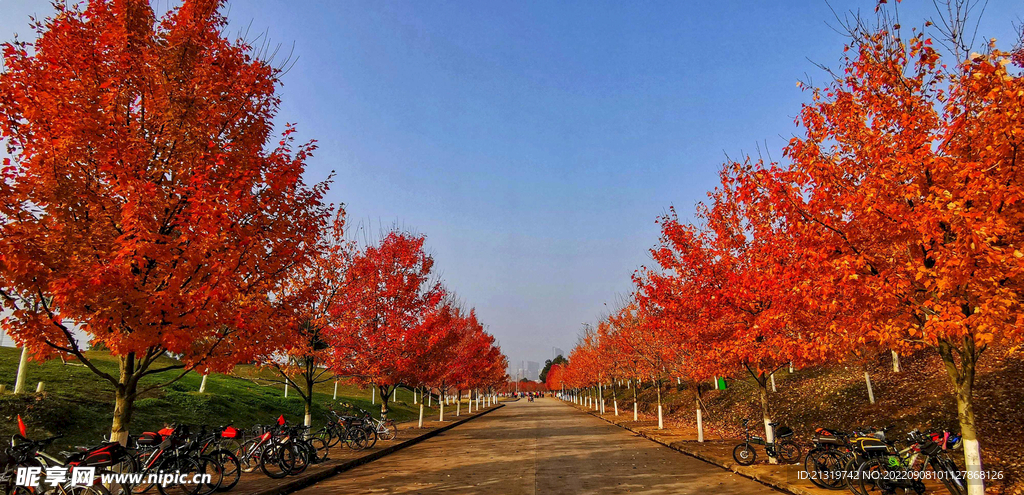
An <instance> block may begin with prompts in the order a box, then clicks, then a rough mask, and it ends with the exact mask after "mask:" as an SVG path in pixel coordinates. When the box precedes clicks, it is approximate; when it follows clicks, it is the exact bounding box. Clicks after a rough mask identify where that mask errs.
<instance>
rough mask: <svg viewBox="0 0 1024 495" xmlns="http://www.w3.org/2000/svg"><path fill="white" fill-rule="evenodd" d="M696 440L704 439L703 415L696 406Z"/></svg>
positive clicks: (701, 440)
mask: <svg viewBox="0 0 1024 495" xmlns="http://www.w3.org/2000/svg"><path fill="white" fill-rule="evenodd" d="M697 441H698V442H703V441H704V417H703V415H702V414H701V410H700V408H699V407H698V408H697Z"/></svg>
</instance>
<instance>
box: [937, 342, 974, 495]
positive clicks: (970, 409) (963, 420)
mask: <svg viewBox="0 0 1024 495" xmlns="http://www.w3.org/2000/svg"><path fill="white" fill-rule="evenodd" d="M963 342H964V347H963V349H957V348H955V347H954V346H953V345H952V344H951V343H949V342H947V341H943V340H940V341H939V354H940V355H941V356H942V363H943V364H944V365H945V366H946V374H947V375H948V376H949V380H950V382H951V383H952V385H953V390H954V391H955V392H956V410H957V419H959V420H960V434H961V435H962V436H963V442H964V462H965V467H966V469H967V473H966V474H967V476H966V477H965V480H964V483H966V484H967V493H968V495H984V493H985V480H984V479H983V478H982V476H981V475H982V463H981V444H980V443H979V442H978V430H977V427H976V426H975V418H974V376H975V370H976V365H977V362H978V356H979V355H980V354H981V352H980V351H978V350H977V347H976V343H975V342H974V339H973V337H971V336H969V335H968V336H965V337H964V340H963ZM983 350H984V349H983ZM954 352H956V353H957V354H958V355H959V356H960V366H959V367H958V366H957V362H956V360H955V359H954V356H953V353H954Z"/></svg>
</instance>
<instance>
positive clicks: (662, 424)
mask: <svg viewBox="0 0 1024 495" xmlns="http://www.w3.org/2000/svg"><path fill="white" fill-rule="evenodd" d="M655 386H656V387H658V429H659V430H664V429H665V422H664V419H663V418H662V415H661V380H658V383H656V384H655Z"/></svg>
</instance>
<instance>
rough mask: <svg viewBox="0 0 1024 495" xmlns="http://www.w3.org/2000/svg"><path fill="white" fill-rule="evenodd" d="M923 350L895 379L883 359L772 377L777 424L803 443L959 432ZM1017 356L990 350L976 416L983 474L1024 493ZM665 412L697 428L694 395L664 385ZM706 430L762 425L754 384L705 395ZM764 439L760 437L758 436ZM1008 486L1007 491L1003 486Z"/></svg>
mask: <svg viewBox="0 0 1024 495" xmlns="http://www.w3.org/2000/svg"><path fill="white" fill-rule="evenodd" d="M933 354H934V353H933V352H927V351H923V352H920V353H917V354H915V355H913V356H905V357H903V358H902V359H901V362H902V365H903V371H902V372H901V373H894V372H892V364H891V361H890V360H889V359H888V355H885V356H882V357H880V358H879V360H877V361H875V362H870V363H866V364H865V365H864V366H859V365H845V364H843V365H831V366H821V367H816V368H809V369H805V370H797V371H796V372H795V373H794V374H792V375H791V374H789V373H788V371H787V370H785V369H784V370H781V371H780V372H778V373H776V377H775V378H776V386H777V388H778V393H771V392H770V390H769V394H770V397H771V399H770V400H771V401H772V407H773V411H774V417H775V418H776V420H777V421H779V422H780V423H782V424H786V425H789V426H790V427H792V428H793V429H794V430H796V434H797V435H798V437H799V438H800V439H802V440H804V441H806V440H808V439H809V437H810V434H811V433H812V432H813V430H814V428H815V427H817V426H825V427H835V428H840V429H848V428H853V427H858V426H878V427H882V426H888V425H892V426H893V427H894V431H895V434H896V435H897V436H896V437H895V438H899V439H902V438H905V435H906V432H908V431H910V430H911V429H913V428H919V429H922V430H930V429H940V428H945V429H949V430H952V431H959V426H958V422H957V413H956V403H955V401H954V398H953V392H952V387H951V386H950V385H949V383H948V379H947V377H946V375H945V371H944V369H943V368H942V365H941V361H940V360H939V359H938V357H937V356H934V355H933ZM1022 357H1024V356H1022V354H1021V353H1016V354H1013V355H1010V356H1009V357H1005V354H1004V353H1003V352H1002V351H995V350H990V351H988V353H986V354H985V355H984V357H983V358H982V363H981V367H980V368H979V374H978V376H977V378H976V382H975V385H976V390H975V404H976V405H975V414H976V415H977V418H978V423H979V424H978V427H979V435H980V441H981V444H982V450H983V456H984V460H985V463H986V469H994V470H1002V471H1004V473H1005V475H1006V476H1008V477H1009V478H1010V479H1009V480H1008V482H1009V483H1008V486H1013V487H1014V488H1016V489H1024V449H1021V448H1020V446H1019V443H1020V439H1021V438H1024V359H1022ZM865 369H867V370H868V371H869V372H870V374H871V380H872V386H873V389H874V393H875V398H876V402H875V404H869V403H868V397H867V388H866V385H865V383H864V370H865ZM667 388H668V389H669V391H668V392H667V394H666V395H665V404H666V411H667V413H668V418H669V420H670V421H671V422H674V423H682V424H687V425H691V426H693V425H695V424H696V417H695V416H696V415H695V412H694V396H693V392H692V391H691V390H688V389H686V387H685V386H682V387H677V386H676V385H675V383H671V384H670V385H669V386H667ZM642 390H643V392H642V394H641V396H640V406H639V407H640V410H641V411H643V412H647V413H649V414H656V404H657V402H656V400H657V399H656V395H655V389H654V388H653V387H651V386H650V385H649V384H648V385H647V386H646V387H645V388H644V389H642ZM619 398H620V399H622V400H620V406H619V407H620V408H623V410H626V411H628V410H630V409H632V407H633V406H632V392H631V391H629V390H625V389H622V390H620V391H619ZM704 401H705V403H706V404H707V410H706V411H705V413H704V424H705V425H706V427H708V428H709V429H710V430H711V431H710V432H709V433H707V436H708V438H712V439H717V438H723V437H725V438H735V437H737V436H740V435H741V434H742V430H741V429H740V422H741V420H742V419H743V418H751V419H752V420H754V422H755V424H760V421H758V419H759V418H760V417H761V409H760V402H759V400H758V398H757V388H756V384H755V383H754V381H753V379H751V378H749V377H747V378H744V377H740V376H738V377H737V379H735V380H730V381H729V386H728V388H727V389H726V390H712V391H709V392H705V393H704ZM762 433H763V432H762ZM1005 486H1007V485H1004V487H1005Z"/></svg>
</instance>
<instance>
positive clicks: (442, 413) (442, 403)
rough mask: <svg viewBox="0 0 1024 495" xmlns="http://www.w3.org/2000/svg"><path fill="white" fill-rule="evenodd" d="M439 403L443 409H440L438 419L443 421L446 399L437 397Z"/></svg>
mask: <svg viewBox="0 0 1024 495" xmlns="http://www.w3.org/2000/svg"><path fill="white" fill-rule="evenodd" d="M437 405H439V406H441V411H440V416H439V417H438V421H439V422H442V423H443V422H444V401H443V400H441V399H440V397H439V398H438V399H437Z"/></svg>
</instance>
